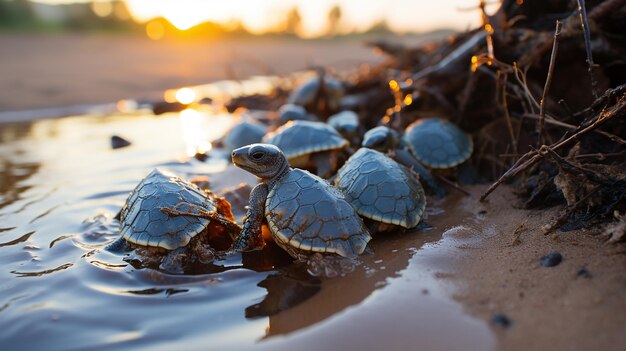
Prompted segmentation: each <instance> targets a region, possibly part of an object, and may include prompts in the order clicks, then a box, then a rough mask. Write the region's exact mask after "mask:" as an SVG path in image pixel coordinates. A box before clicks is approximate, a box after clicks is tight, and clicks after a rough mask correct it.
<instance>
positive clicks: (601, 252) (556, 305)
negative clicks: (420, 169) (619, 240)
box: [260, 186, 626, 350]
mask: <svg viewBox="0 0 626 351" xmlns="http://www.w3.org/2000/svg"><path fill="white" fill-rule="evenodd" d="M485 189H486V188H485V187H484V186H474V187H468V190H470V192H471V193H472V196H469V197H464V196H459V195H458V194H454V193H452V194H451V195H449V197H450V198H447V199H446V200H445V201H444V202H441V203H440V204H430V205H429V206H430V208H431V211H432V209H433V207H434V208H435V209H436V208H442V209H445V212H444V213H441V214H437V215H435V216H431V217H430V218H429V219H427V222H428V223H429V224H431V225H432V226H433V229H432V231H427V232H422V233H418V234H408V235H404V236H402V235H397V236H392V237H389V238H387V237H384V238H381V237H376V238H375V240H374V241H373V242H372V246H373V248H374V251H375V260H379V261H378V262H379V265H378V268H380V266H381V265H383V266H384V268H386V269H391V270H392V271H395V272H397V273H396V274H397V277H394V278H387V279H386V280H385V283H384V284H383V285H384V286H385V288H384V289H382V290H381V291H379V292H376V293H374V294H371V295H370V296H369V297H368V298H366V299H365V300H364V301H363V302H361V303H360V304H359V305H358V306H355V308H348V309H345V310H344V311H343V312H341V313H338V314H335V315H332V316H331V315H330V314H328V313H326V312H327V311H330V310H332V311H337V310H341V309H344V308H346V307H347V306H349V305H350V303H349V301H358V300H359V299H355V298H354V297H355V296H359V295H363V294H364V292H367V293H366V295H369V294H370V293H369V291H372V289H375V287H369V286H366V285H368V284H370V283H371V280H370V281H368V280H367V279H363V277H359V276H358V275H359V274H358V273H359V272H358V271H357V272H355V274H352V275H351V276H347V277H344V278H341V279H336V280H334V281H332V282H329V283H328V284H326V285H324V288H323V289H322V291H321V292H320V293H319V294H317V295H315V296H314V297H313V298H311V299H310V300H307V301H306V302H304V303H302V304H300V305H298V306H296V307H294V308H292V309H290V310H287V311H285V312H283V313H281V314H279V315H277V316H274V317H272V318H271V330H270V331H269V332H270V335H272V334H283V333H285V332H290V331H293V330H297V331H296V332H294V333H292V334H288V335H287V336H279V337H277V338H270V339H268V340H267V342H265V343H261V345H260V346H262V347H261V348H263V347H267V349H272V348H278V349H281V348H285V349H286V348H287V346H289V345H301V346H302V348H301V349H307V350H308V349H310V350H317V349H331V348H337V349H350V350H380V349H394V350H395V349H397V350H400V349H406V350H408V349H424V350H463V349H470V350H489V349H495V350H547V349H552V350H592V349H601V350H623V349H624V346H626V334H624V332H623V331H624V325H625V322H626V317H625V316H624V313H623V311H626V297H624V291H625V288H626V273H625V271H624V268H626V255H624V253H625V251H624V248H623V247H621V246H612V245H607V244H605V243H604V241H603V239H602V238H601V237H599V236H597V235H595V234H597V233H596V232H591V233H590V232H582V231H577V232H570V233H560V234H558V235H556V236H544V235H543V234H541V233H540V227H541V226H542V225H544V224H546V223H549V221H550V219H551V218H552V217H554V216H556V214H557V211H556V209H552V210H547V211H527V210H521V209H516V208H515V207H514V204H515V203H516V201H517V198H516V197H515V195H513V193H512V191H511V190H512V189H511V188H509V187H502V188H501V189H499V190H498V191H496V192H495V193H494V194H492V196H491V197H490V198H489V201H488V202H487V203H484V204H481V203H479V202H478V198H479V196H480V194H481V192H482V191H484V190H485ZM431 202H432V201H431ZM517 228H522V229H521V230H517V231H516V229H517ZM442 232H443V234H441V233H442ZM440 236H441V237H442V239H441V240H439V241H436V242H433V238H436V237H440ZM407 248H419V250H417V251H415V252H414V254H409V253H407V252H406V250H407ZM551 251H558V252H559V253H561V254H562V255H563V261H562V263H561V264H559V265H557V266H555V267H549V268H548V267H542V266H541V265H540V263H539V261H540V258H541V257H542V256H543V255H545V254H547V253H549V252H551ZM407 255H408V256H407ZM409 257H410V259H409ZM407 259H408V266H407ZM372 260H373V259H372V258H371V257H364V258H363V261H364V265H365V266H368V267H369V266H372V267H376V266H377V265H376V264H375V263H374V262H371V261H372ZM398 264H399V265H398ZM581 269H585V271H583V272H586V273H579V272H581ZM366 270H367V269H366ZM380 273H381V272H380V271H378V272H377V273H374V274H380ZM392 277H393V275H392ZM364 282H365V283H364ZM377 288H380V286H378V287H377ZM444 296H448V297H449V298H451V299H452V300H454V301H456V302H457V303H460V305H455V304H454V303H453V302H452V301H446V300H445V299H442V297H444ZM342 304H343V308H338V305H342ZM496 315H503V316H506V318H507V319H508V320H509V322H510V324H509V326H508V327H506V326H504V325H503V324H502V323H499V322H496V321H494V316H496ZM295 316H299V318H295ZM326 318H328V319H326ZM294 321H295V322H296V323H294ZM318 322H321V323H318ZM314 323H318V324H314ZM311 325H313V326H312V327H309V328H304V327H306V326H311ZM298 329H299V330H298ZM347 335H351V337H348V336H347Z"/></svg>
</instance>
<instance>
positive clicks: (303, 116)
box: [242, 104, 317, 146]
mask: <svg viewBox="0 0 626 351" xmlns="http://www.w3.org/2000/svg"><path fill="white" fill-rule="evenodd" d="M316 119H317V117H315V115H312V114H309V113H307V112H306V109H305V108H304V107H302V106H300V105H295V104H284V105H282V106H281V107H280V108H279V109H278V123H280V124H281V125H283V124H285V123H287V122H289V121H315V120H316ZM250 144H252V143H250ZM242 146H243V145H242Z"/></svg>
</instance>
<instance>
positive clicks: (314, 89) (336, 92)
mask: <svg viewBox="0 0 626 351" xmlns="http://www.w3.org/2000/svg"><path fill="white" fill-rule="evenodd" d="M324 88H325V91H326V94H327V96H328V97H329V103H330V104H331V105H332V106H333V107H338V106H339V100H340V99H341V97H342V96H343V93H344V89H343V85H342V84H341V82H340V81H338V80H336V79H332V78H328V77H326V78H324ZM319 89H320V79H319V78H318V77H315V78H311V79H309V80H308V81H306V82H304V83H303V84H302V85H300V86H298V87H297V88H296V89H294V90H293V92H292V93H291V95H289V98H288V99H287V103H289V104H294V105H300V106H307V105H309V104H311V103H312V102H313V101H314V100H315V97H316V95H317V93H318V91H319Z"/></svg>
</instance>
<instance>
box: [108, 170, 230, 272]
mask: <svg viewBox="0 0 626 351" xmlns="http://www.w3.org/2000/svg"><path fill="white" fill-rule="evenodd" d="M240 230H241V228H240V227H239V226H238V225H237V224H236V223H235V222H234V218H233V215H232V212H231V210H230V204H229V203H228V202H227V201H226V200H224V199H221V198H218V197H216V196H214V195H212V194H207V193H205V192H204V191H203V190H200V189H199V188H197V187H196V186H195V185H193V184H191V183H189V182H187V181H185V180H183V179H181V178H179V177H177V176H176V175H174V174H172V173H169V172H165V171H161V170H159V169H155V170H153V171H152V172H151V173H150V174H149V175H148V176H147V177H146V178H144V179H143V180H142V181H141V182H140V183H139V184H138V185H137V186H136V187H135V189H134V190H133V191H132V192H131V193H130V195H129V197H128V199H127V200H126V203H125V204H124V206H123V207H122V211H121V212H120V234H121V237H120V239H118V240H117V241H115V242H113V243H112V244H110V245H109V247H108V248H109V249H110V250H112V251H125V250H126V249H135V252H136V253H137V254H138V255H139V256H140V257H141V259H140V260H141V261H142V264H143V265H144V266H151V265H152V264H157V265H159V267H160V268H161V269H163V270H166V271H170V272H181V271H182V270H183V268H184V267H185V266H186V264H190V263H194V262H200V263H205V262H208V261H210V260H211V259H212V258H213V253H214V250H224V249H227V248H228V247H229V246H230V244H231V243H232V240H233V238H234V237H236V235H237V234H238V232H239V231H240Z"/></svg>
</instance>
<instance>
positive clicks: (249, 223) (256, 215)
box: [229, 183, 269, 252]
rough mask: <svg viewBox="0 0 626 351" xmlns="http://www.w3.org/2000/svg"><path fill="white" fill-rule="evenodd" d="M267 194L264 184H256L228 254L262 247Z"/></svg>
mask: <svg viewBox="0 0 626 351" xmlns="http://www.w3.org/2000/svg"><path fill="white" fill-rule="evenodd" d="M268 193H269V190H268V187H267V184H264V183H261V184H258V185H257V186H255V187H254V189H252V192H251V193H250V204H249V205H248V211H247V212H246V219H245V222H244V224H243V230H242V231H241V233H240V234H239V236H238V237H237V239H235V242H234V243H233V245H232V246H231V247H230V250H229V252H241V251H247V250H252V249H255V248H261V247H263V245H264V244H263V234H262V229H261V226H262V225H263V218H264V217H265V200H266V199H267V194H268Z"/></svg>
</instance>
